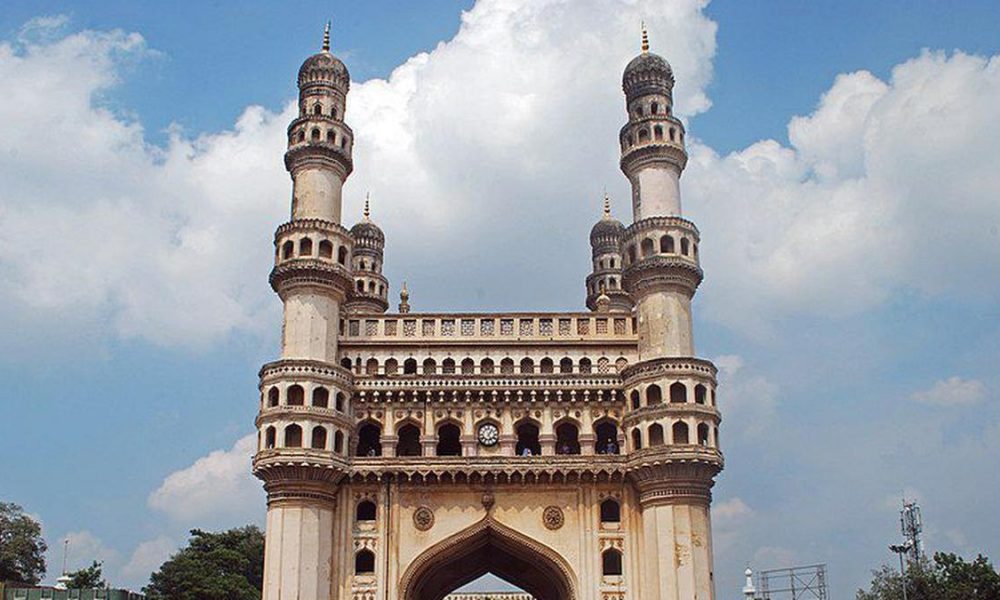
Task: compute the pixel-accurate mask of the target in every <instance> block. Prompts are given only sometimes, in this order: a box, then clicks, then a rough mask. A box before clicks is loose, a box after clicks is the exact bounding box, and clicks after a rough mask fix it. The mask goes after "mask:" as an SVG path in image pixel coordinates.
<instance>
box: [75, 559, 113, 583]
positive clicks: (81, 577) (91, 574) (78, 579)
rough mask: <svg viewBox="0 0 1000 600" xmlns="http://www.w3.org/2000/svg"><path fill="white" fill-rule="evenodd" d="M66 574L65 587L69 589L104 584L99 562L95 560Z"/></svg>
mask: <svg viewBox="0 0 1000 600" xmlns="http://www.w3.org/2000/svg"><path fill="white" fill-rule="evenodd" d="M66 576H67V577H69V581H68V582H67V583H66V587H68V588H69V589H71V590H90V589H93V588H103V587H105V586H106V584H105V582H104V577H103V576H102V573H101V563H99V562H97V561H96V560H95V561H94V563H93V564H92V565H90V566H89V567H85V568H83V569H80V570H79V571H73V572H72V573H67V574H66Z"/></svg>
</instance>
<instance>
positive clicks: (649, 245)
mask: <svg viewBox="0 0 1000 600" xmlns="http://www.w3.org/2000/svg"><path fill="white" fill-rule="evenodd" d="M653 252H654V250H653V240H651V239H649V238H646V239H644V240H642V257H643V258H646V257H647V256H652V255H653Z"/></svg>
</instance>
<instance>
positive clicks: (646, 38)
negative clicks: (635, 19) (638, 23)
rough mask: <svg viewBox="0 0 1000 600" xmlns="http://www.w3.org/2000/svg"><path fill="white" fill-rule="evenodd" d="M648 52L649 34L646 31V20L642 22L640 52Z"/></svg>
mask: <svg viewBox="0 0 1000 600" xmlns="http://www.w3.org/2000/svg"><path fill="white" fill-rule="evenodd" d="M648 52H649V35H648V34H647V33H646V22H645V21H643V22H642V53H643V54H647V53H648Z"/></svg>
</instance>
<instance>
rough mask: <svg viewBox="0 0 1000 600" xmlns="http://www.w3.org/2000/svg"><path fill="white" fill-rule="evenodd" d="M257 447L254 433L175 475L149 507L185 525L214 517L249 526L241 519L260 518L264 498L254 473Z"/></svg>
mask: <svg viewBox="0 0 1000 600" xmlns="http://www.w3.org/2000/svg"><path fill="white" fill-rule="evenodd" d="M256 448H257V437H256V436H255V435H253V434H251V435H248V436H245V437H242V438H240V439H239V440H237V442H236V443H235V444H234V445H233V447H232V448H230V449H229V450H215V451H213V452H211V453H209V454H208V455H207V456H203V457H202V458H199V459H198V460H196V461H195V462H194V463H193V464H192V465H191V466H189V467H186V468H184V469H181V470H179V471H175V472H173V473H171V474H170V475H168V476H167V477H166V478H165V479H164V480H163V483H162V484H161V485H160V487H158V488H157V489H156V490H155V491H153V493H152V494H150V496H149V506H150V507H151V508H154V509H156V510H159V511H162V512H164V513H166V514H167V515H169V516H170V517H171V518H173V519H175V520H177V521H182V522H185V523H192V522H195V521H198V522H202V521H204V520H205V519H210V518H211V519H215V520H216V521H217V523H216V524H217V525H219V526H228V527H234V526H239V525H243V524H245V521H241V519H248V518H249V519H257V518H259V516H260V512H261V509H262V507H263V506H264V495H263V492H262V491H261V487H260V483H259V482H258V481H257V480H256V479H254V477H253V475H251V474H250V457H251V456H252V455H253V453H254V451H255V450H256ZM160 547H161V548H162V546H160Z"/></svg>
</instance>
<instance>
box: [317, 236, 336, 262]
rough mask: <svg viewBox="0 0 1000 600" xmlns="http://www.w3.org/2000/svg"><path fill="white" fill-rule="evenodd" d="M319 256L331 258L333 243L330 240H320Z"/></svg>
mask: <svg viewBox="0 0 1000 600" xmlns="http://www.w3.org/2000/svg"><path fill="white" fill-rule="evenodd" d="M319 255H320V258H333V244H331V243H330V240H322V241H321V242H320V243H319Z"/></svg>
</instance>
